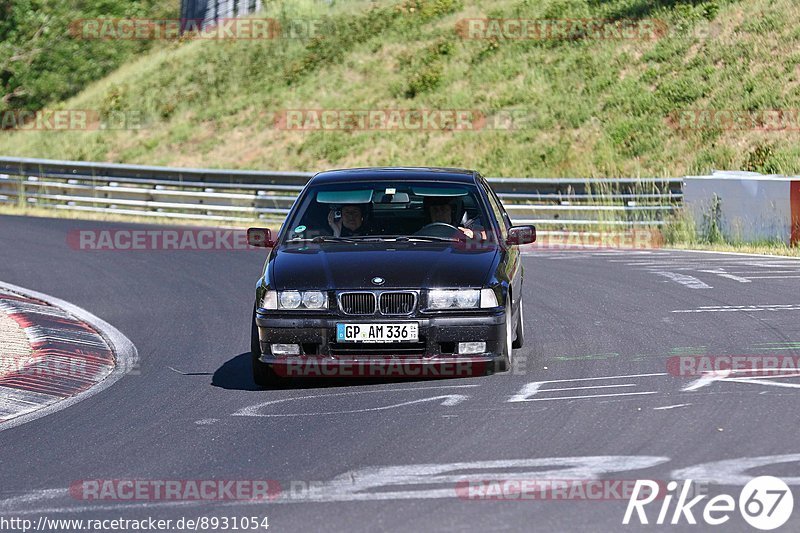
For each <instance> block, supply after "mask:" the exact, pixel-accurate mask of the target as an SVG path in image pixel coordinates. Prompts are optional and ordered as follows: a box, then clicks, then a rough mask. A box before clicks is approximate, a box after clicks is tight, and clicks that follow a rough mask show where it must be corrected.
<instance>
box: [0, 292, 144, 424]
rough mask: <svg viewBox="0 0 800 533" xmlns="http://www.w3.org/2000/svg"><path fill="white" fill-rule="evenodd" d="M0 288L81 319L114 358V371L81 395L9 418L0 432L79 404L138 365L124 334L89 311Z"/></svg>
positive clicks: (44, 296) (51, 298)
mask: <svg viewBox="0 0 800 533" xmlns="http://www.w3.org/2000/svg"><path fill="white" fill-rule="evenodd" d="M0 288H3V289H7V290H9V291H12V292H16V293H19V294H21V295H23V296H27V297H30V298H35V299H37V300H41V301H43V302H46V303H48V304H50V305H52V306H54V307H58V308H61V309H63V310H64V311H67V312H69V313H71V314H72V315H74V316H75V317H77V318H79V319H80V320H83V321H84V322H86V323H87V324H89V325H90V326H92V327H93V328H94V329H95V330H96V331H97V332H98V333H99V334H100V335H101V336H102V337H103V338H104V339H105V340H106V342H107V343H108V345H109V346H110V347H111V349H112V351H113V352H114V357H115V363H116V364H115V365H114V369H113V370H112V371H111V373H110V374H109V375H108V376H107V377H106V378H105V379H104V380H103V381H100V382H99V383H98V384H97V385H94V386H93V387H90V388H88V389H86V390H85V391H83V392H80V393H78V394H76V395H74V396H70V397H69V398H66V399H64V400H61V401H58V402H56V403H54V404H52V405H48V406H46V407H43V408H41V409H37V410H36V411H33V412H31V413H27V414H24V415H20V416H18V417H15V418H12V419H11V420H9V421H7V422H4V423H3V424H0V432H3V431H5V430H8V429H11V428H14V427H17V426H20V425H22V424H26V423H28V422H32V421H34V420H36V419H39V418H42V417H44V416H47V415H50V414H53V413H56V412H58V411H61V410H63V409H66V408H67V407H71V406H72V405H75V404H76V403H78V402H81V401H83V400H85V399H87V398H89V397H91V396H94V395H95V394H97V393H99V392H102V391H104V390H105V389H107V388H108V387H110V386H111V385H113V384H114V383H116V382H117V381H119V380H120V379H121V378H122V377H123V376H124V375H125V374H127V373H128V372H129V371H130V370H131V369H133V368H135V367H136V365H137V364H138V362H139V352H138V351H137V350H136V346H135V345H134V344H133V342H131V341H130V339H128V337H126V336H125V335H123V334H122V332H120V331H119V330H118V329H117V328H115V327H114V326H112V325H111V324H109V323H108V322H106V321H105V320H103V319H101V318H99V317H97V316H95V315H93V314H92V313H90V312H89V311H87V310H85V309H83V308H81V307H78V306H77V305H74V304H71V303H69V302H67V301H64V300H62V299H60V298H56V297H54V296H50V295H48V294H44V293H41V292H38V291H34V290H30V289H26V288H24V287H19V286H17V285H13V284H11V283H6V282H4V281H0Z"/></svg>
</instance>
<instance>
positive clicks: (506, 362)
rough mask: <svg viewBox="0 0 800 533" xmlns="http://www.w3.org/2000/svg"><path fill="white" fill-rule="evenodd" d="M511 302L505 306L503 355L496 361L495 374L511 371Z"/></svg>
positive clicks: (512, 337)
mask: <svg viewBox="0 0 800 533" xmlns="http://www.w3.org/2000/svg"><path fill="white" fill-rule="evenodd" d="M512 318H513V317H512V315H511V301H510V299H509V303H508V304H507V305H506V322H505V326H504V331H505V341H504V342H503V355H502V356H501V357H500V359H499V360H498V361H497V365H496V370H497V372H508V371H509V370H511V362H512V361H513V357H514V350H513V347H514V328H513V327H511V319H512Z"/></svg>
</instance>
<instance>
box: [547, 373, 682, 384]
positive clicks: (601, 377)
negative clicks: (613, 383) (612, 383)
mask: <svg viewBox="0 0 800 533" xmlns="http://www.w3.org/2000/svg"><path fill="white" fill-rule="evenodd" d="M666 375H667V373H666V372H656V373H653V374H628V375H627V376H598V377H594V378H574V379H551V380H549V381H537V382H536V383H567V382H570V381H594V380H598V379H628V378H650V377H655V376H666Z"/></svg>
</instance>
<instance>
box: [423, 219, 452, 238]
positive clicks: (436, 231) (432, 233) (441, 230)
mask: <svg viewBox="0 0 800 533" xmlns="http://www.w3.org/2000/svg"><path fill="white" fill-rule="evenodd" d="M460 233H461V232H460V231H459V229H458V228H457V227H455V226H452V225H450V224H448V223H446V222H431V223H430V224H427V225H426V226H423V227H422V228H420V229H418V230H417V231H415V232H414V233H413V234H414V235H426V236H428V237H458V235H459V234H460Z"/></svg>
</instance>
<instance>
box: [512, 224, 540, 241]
mask: <svg viewBox="0 0 800 533" xmlns="http://www.w3.org/2000/svg"><path fill="white" fill-rule="evenodd" d="M532 242H536V227H535V226H512V227H511V229H509V230H508V237H507V238H506V244H510V245H515V246H516V245H520V244H530V243H532Z"/></svg>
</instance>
